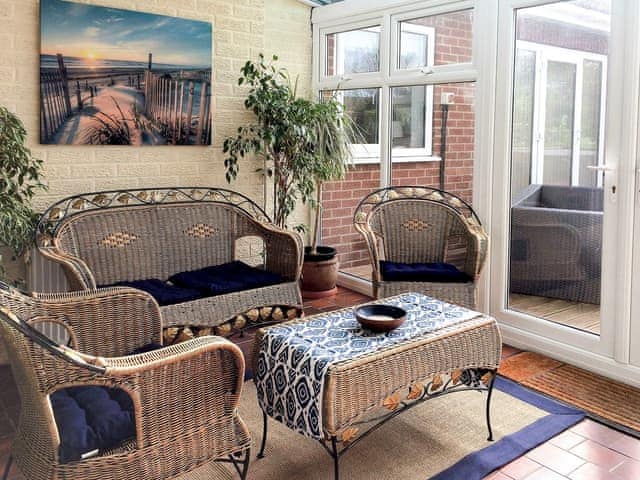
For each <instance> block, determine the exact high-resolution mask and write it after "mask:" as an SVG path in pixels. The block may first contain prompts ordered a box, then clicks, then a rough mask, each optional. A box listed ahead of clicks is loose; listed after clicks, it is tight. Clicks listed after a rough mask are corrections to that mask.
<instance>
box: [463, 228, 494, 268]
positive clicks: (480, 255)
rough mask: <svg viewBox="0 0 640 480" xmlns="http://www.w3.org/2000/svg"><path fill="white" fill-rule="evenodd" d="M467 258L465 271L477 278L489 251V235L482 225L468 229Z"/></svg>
mask: <svg viewBox="0 0 640 480" xmlns="http://www.w3.org/2000/svg"><path fill="white" fill-rule="evenodd" d="M466 236H467V248H468V250H467V259H466V261H465V266H464V271H465V273H466V274H467V275H469V276H470V277H471V278H473V279H474V280H476V279H477V278H478V277H479V276H480V273H481V272H482V267H484V264H485V262H486V259H487V254H488V251H489V236H488V235H487V232H485V230H484V228H482V227H481V226H476V225H473V226H469V228H468V230H467V234H466Z"/></svg>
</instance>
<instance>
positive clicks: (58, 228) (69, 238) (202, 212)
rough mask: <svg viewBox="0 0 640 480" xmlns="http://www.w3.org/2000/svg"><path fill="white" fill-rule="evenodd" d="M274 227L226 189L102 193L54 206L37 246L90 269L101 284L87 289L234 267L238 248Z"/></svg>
mask: <svg viewBox="0 0 640 480" xmlns="http://www.w3.org/2000/svg"><path fill="white" fill-rule="evenodd" d="M268 221H269V219H268V217H267V216H266V214H265V213H264V211H262V209H261V208H260V207H258V206H257V205H256V204H255V203H254V202H252V201H251V200H250V199H248V198H247V197H245V196H243V195H241V194H238V193H236V192H231V191H228V190H224V189H211V188H194V189H178V188H176V189H154V190H135V191H134V190H122V191H112V192H97V193H87V194H81V195H78V196H75V197H70V198H68V199H65V200H62V201H60V202H58V203H57V204H55V205H54V206H52V207H51V208H50V209H49V210H48V211H47V212H45V214H44V215H43V217H42V219H41V221H40V224H39V225H38V242H37V243H38V246H39V248H40V250H41V251H42V252H43V253H45V254H46V253H47V251H53V253H55V254H56V255H63V256H65V255H66V256H69V257H70V258H75V259H77V261H79V262H83V263H84V265H82V266H81V268H80V269H79V271H82V272H86V271H89V272H91V274H90V275H93V278H83V280H81V283H82V284H81V285H73V287H74V288H76V289H78V288H79V289H84V288H93V287H94V286H105V285H112V284H114V283H117V282H121V281H133V280H145V279H152V278H157V279H161V280H166V279H167V278H169V277H170V276H171V275H173V274H176V273H179V272H184V271H188V270H195V269H199V268H204V267H208V266H212V265H219V264H222V263H226V262H230V261H232V260H235V259H236V258H237V255H236V248H237V241H238V240H239V239H240V238H243V237H247V236H261V235H262V234H261V233H260V232H262V230H261V229H260V228H259V227H260V226H261V223H260V222H268ZM82 275H85V274H82ZM92 283H95V285H92Z"/></svg>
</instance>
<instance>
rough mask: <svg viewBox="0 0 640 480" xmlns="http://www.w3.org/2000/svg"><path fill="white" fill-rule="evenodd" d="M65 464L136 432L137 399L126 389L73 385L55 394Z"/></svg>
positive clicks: (56, 416)
mask: <svg viewBox="0 0 640 480" xmlns="http://www.w3.org/2000/svg"><path fill="white" fill-rule="evenodd" d="M51 406H52V408H53V414H54V416H55V420H56V424H57V426H58V432H59V434H60V450H59V456H60V461H61V462H62V463H68V462H73V461H77V460H80V459H81V457H82V455H83V454H85V453H89V452H92V451H94V450H100V451H102V450H105V449H108V448H113V447H116V446H118V445H120V444H121V443H122V442H123V441H125V440H127V439H130V438H133V437H135V435H136V429H135V422H134V412H133V402H132V401H131V398H130V397H129V395H128V394H127V393H126V392H125V391H124V390H119V389H114V388H107V387H101V386H93V385H92V386H83V387H70V388H65V389H63V390H58V391H57V392H54V393H52V394H51Z"/></svg>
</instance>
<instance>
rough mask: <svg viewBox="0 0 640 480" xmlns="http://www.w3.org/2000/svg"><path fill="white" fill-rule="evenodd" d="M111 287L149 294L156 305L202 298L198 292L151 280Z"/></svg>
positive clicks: (154, 279)
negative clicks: (127, 288) (129, 288)
mask: <svg viewBox="0 0 640 480" xmlns="http://www.w3.org/2000/svg"><path fill="white" fill-rule="evenodd" d="M109 286H111V287H132V288H137V289H138V290H142V291H145V292H147V293H148V294H150V295H151V296H152V297H153V298H155V299H156V302H158V305H174V304H176V303H182V302H189V301H191V300H196V299H198V298H201V297H202V293H201V292H200V291H199V290H194V289H190V288H182V287H178V286H175V285H169V284H168V283H167V282H163V281H162V280H158V279H157V278H151V279H149V280H134V281H132V282H118V283H114V284H113V285H109Z"/></svg>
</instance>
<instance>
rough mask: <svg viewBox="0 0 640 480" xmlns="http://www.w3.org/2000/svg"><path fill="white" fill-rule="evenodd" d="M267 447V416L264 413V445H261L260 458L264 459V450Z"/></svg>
mask: <svg viewBox="0 0 640 480" xmlns="http://www.w3.org/2000/svg"><path fill="white" fill-rule="evenodd" d="M266 446H267V414H266V413H264V412H262V445H260V452H259V453H258V458H264V449H265V447H266Z"/></svg>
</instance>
